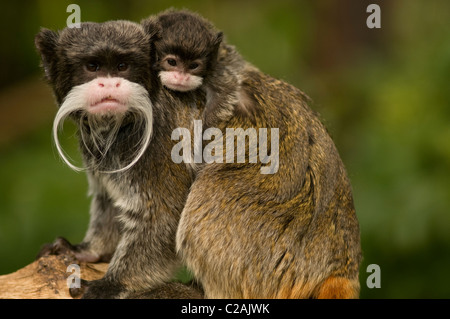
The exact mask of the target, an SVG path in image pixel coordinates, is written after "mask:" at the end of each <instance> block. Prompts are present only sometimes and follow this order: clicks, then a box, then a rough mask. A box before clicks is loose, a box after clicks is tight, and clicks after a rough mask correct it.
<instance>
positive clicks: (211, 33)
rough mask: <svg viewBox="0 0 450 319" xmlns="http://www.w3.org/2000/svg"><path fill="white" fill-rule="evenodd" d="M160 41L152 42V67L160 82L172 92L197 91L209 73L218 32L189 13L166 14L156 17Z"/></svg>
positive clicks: (218, 38)
mask: <svg viewBox="0 0 450 319" xmlns="http://www.w3.org/2000/svg"><path fill="white" fill-rule="evenodd" d="M155 23H157V24H158V25H159V27H160V39H159V40H158V41H156V42H155V48H156V56H157V62H156V64H155V67H156V69H157V71H158V76H159V78H160V80H161V83H162V84H163V85H164V86H165V87H167V88H169V89H171V90H174V91H180V92H186V91H191V90H195V89H197V88H199V87H200V86H201V85H202V84H203V82H204V79H205V77H206V76H207V75H208V74H209V73H210V72H211V71H212V69H213V68H214V64H215V62H216V59H217V51H218V48H219V45H220V43H221V41H222V33H221V32H217V31H215V29H214V28H213V27H212V25H210V23H209V22H207V21H206V20H205V19H203V18H201V17H200V16H197V15H195V14H193V13H186V12H183V11H176V12H173V11H168V12H167V13H163V14H161V15H158V16H157V18H156V22H155Z"/></svg>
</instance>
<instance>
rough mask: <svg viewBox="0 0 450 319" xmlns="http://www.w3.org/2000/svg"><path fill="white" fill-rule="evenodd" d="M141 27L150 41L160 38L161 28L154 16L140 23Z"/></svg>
mask: <svg viewBox="0 0 450 319" xmlns="http://www.w3.org/2000/svg"><path fill="white" fill-rule="evenodd" d="M141 25H142V27H143V28H144V30H145V32H147V34H148V35H149V36H150V40H151V41H156V40H159V39H161V36H162V27H161V25H160V24H159V22H158V18H157V17H156V16H151V17H149V18H147V19H144V20H142V21H141Z"/></svg>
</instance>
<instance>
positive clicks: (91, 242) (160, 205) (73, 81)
mask: <svg viewBox="0 0 450 319" xmlns="http://www.w3.org/2000/svg"><path fill="white" fill-rule="evenodd" d="M156 34H157V30H149V29H148V28H147V30H146V32H145V31H144V29H143V27H142V26H141V25H140V24H136V23H132V22H127V21H111V22H105V23H82V24H81V28H73V29H71V28H66V29H64V30H62V31H60V32H54V31H51V30H48V29H43V30H41V32H40V33H39V34H38V35H37V36H36V39H35V43H36V47H37V49H38V51H39V52H40V54H41V57H42V65H43V67H44V70H45V75H46V78H47V80H48V81H49V83H50V84H51V86H52V88H53V91H54V94H55V96H56V100H57V102H58V105H59V111H58V113H57V114H56V117H55V122H54V133H55V134H54V135H55V141H56V145H57V146H58V150H59V151H60V153H61V155H62V156H63V159H65V160H66V161H67V162H68V164H69V165H70V166H71V167H72V168H74V169H78V170H85V171H86V173H87V176H88V181H89V186H90V194H91V196H92V204H91V209H90V214H91V218H90V224H89V229H88V231H87V233H86V236H85V238H84V240H83V241H82V243H80V244H78V245H71V244H69V243H68V242H67V241H66V240H64V239H58V240H56V241H55V243H53V244H49V245H47V246H45V247H44V248H43V250H42V251H41V252H40V255H45V254H49V253H65V252H67V251H70V252H72V253H74V254H75V256H76V257H77V258H78V259H79V260H80V261H89V262H95V261H100V260H106V261H109V260H110V265H109V268H108V271H107V272H106V275H105V277H104V278H103V279H101V280H98V281H94V282H91V283H89V286H88V290H87V292H86V293H85V295H84V297H85V298H109V297H127V296H128V295H129V293H130V292H138V291H143V290H149V289H151V288H153V287H156V286H158V285H160V284H162V283H164V282H166V281H169V280H170V279H172V277H173V274H174V272H175V271H176V269H177V268H178V267H179V266H180V264H179V259H178V258H177V256H176V253H175V237H176V236H175V235H176V230H177V227H178V221H179V218H180V214H181V211H182V209H183V207H184V204H185V201H186V197H187V194H188V190H189V187H190V185H191V183H192V181H193V178H194V172H193V171H192V169H191V167H190V166H186V165H178V164H176V163H174V162H172V161H171V156H170V154H171V149H172V147H173V146H174V144H175V141H172V139H171V133H172V131H173V130H175V129H176V128H178V127H180V126H181V127H187V128H190V127H191V126H192V122H193V119H195V118H198V117H200V114H201V112H202V109H203V107H204V104H202V103H203V102H202V101H204V100H205V97H204V93H202V92H191V93H189V94H183V95H182V96H175V95H172V94H170V93H169V92H168V91H167V90H163V89H162V86H161V85H160V83H159V81H158V79H157V75H156V74H152V68H151V64H152V62H151V61H152V55H153V54H154V52H153V50H152V49H151V43H152V39H153V37H155V36H156ZM66 117H69V118H71V119H72V120H73V121H74V122H75V123H76V124H77V126H78V137H79V141H80V150H81V153H82V156H83V167H77V166H75V165H74V164H73V163H70V162H69V161H68V160H67V159H66V156H64V153H63V152H62V149H61V147H60V146H59V142H58V138H57V129H58V127H59V126H60V124H61V123H62V122H63V121H64V119H65V118H66Z"/></svg>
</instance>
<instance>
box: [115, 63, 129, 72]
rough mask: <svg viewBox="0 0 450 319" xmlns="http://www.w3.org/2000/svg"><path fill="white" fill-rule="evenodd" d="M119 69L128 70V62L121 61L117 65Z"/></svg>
mask: <svg viewBox="0 0 450 319" xmlns="http://www.w3.org/2000/svg"><path fill="white" fill-rule="evenodd" d="M117 70H118V71H126V70H128V64H126V63H119V64H118V65H117Z"/></svg>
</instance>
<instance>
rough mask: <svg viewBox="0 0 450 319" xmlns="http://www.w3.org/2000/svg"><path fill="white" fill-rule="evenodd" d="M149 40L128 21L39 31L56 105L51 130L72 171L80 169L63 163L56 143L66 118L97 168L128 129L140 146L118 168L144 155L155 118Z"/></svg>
mask: <svg viewBox="0 0 450 319" xmlns="http://www.w3.org/2000/svg"><path fill="white" fill-rule="evenodd" d="M152 36H153V33H152V32H150V30H148V28H147V30H145V31H144V29H143V27H142V26H141V25H139V24H136V23H132V22H129V21H110V22H105V23H90V22H86V23H82V24H81V27H80V28H66V29H64V30H62V31H60V32H54V31H51V30H48V29H42V30H41V32H40V33H39V34H38V35H37V36H36V38H35V43H36V47H37V49H38V51H39V53H40V54H41V58H42V65H43V67H44V70H45V75H46V78H47V79H48V81H49V82H50V84H51V86H52V87H53V91H54V93H55V96H56V99H57V102H58V104H59V105H60V108H59V111H58V113H57V115H56V117H55V121H54V127H53V131H54V137H55V142H56V146H57V149H58V151H59V153H60V155H61V157H62V158H63V159H64V160H65V162H66V163H67V164H68V165H69V166H70V167H72V168H73V169H77V170H78V169H79V168H78V167H75V166H74V165H72V164H71V163H70V162H69V161H68V160H67V159H66V157H65V156H64V153H63V152H62V150H61V147H60V144H59V142H58V138H57V132H58V130H57V129H58V127H59V126H60V125H61V124H62V123H63V121H64V119H65V118H66V117H71V118H72V119H73V120H74V121H75V123H76V124H78V128H79V132H80V139H81V141H82V145H83V146H84V150H85V151H86V152H85V153H86V154H90V155H92V156H91V157H92V158H95V159H96V161H97V164H99V163H100V162H101V161H102V159H103V158H105V157H107V155H108V154H107V153H108V150H109V149H110V148H111V146H112V145H113V144H114V142H115V141H116V140H119V138H118V137H119V136H122V137H123V136H127V135H129V134H130V132H129V128H130V126H131V127H133V128H135V132H134V133H136V131H138V132H139V133H140V135H141V139H140V140H141V141H142V143H140V147H138V150H137V151H136V154H137V155H136V157H135V158H134V160H132V161H130V162H129V163H127V164H128V165H127V166H125V167H122V168H121V169H126V168H129V167H131V165H133V164H134V163H136V161H137V160H138V159H139V157H140V156H141V155H142V154H143V152H144V150H145V147H146V145H147V143H148V142H149V140H150V136H151V132H152V119H153V118H152V105H151V102H150V99H149V92H151V90H152V88H153V85H152V81H151V78H152V77H151V67H150V66H151V62H150V60H151V52H150V39H151V37H152ZM129 124H133V125H129ZM125 128H127V130H128V131H126V129H125ZM121 140H122V141H123V138H122V139H121ZM128 152H129V149H128ZM129 153H130V152H129ZM116 168H117V167H116Z"/></svg>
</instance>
